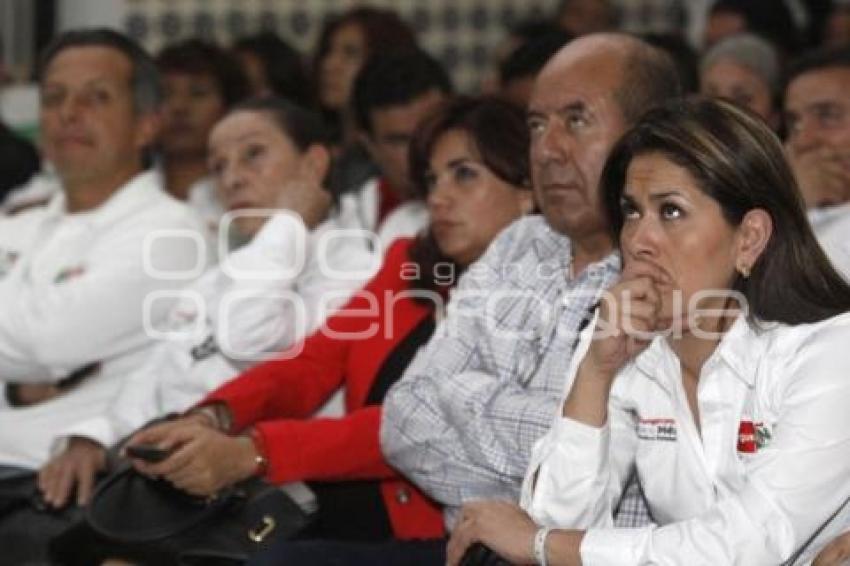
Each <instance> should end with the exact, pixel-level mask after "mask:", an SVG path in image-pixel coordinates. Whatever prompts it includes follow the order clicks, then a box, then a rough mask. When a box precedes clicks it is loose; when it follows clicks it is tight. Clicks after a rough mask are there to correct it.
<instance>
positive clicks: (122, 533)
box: [65, 467, 313, 565]
mask: <svg viewBox="0 0 850 566" xmlns="http://www.w3.org/2000/svg"><path fill="white" fill-rule="evenodd" d="M312 517H313V514H308V513H306V512H305V511H304V510H302V509H301V507H299V506H298V504H296V503H295V502H294V501H293V500H292V499H291V498H290V497H289V495H287V494H286V493H285V492H284V491H282V490H281V489H280V488H279V487H277V486H273V485H271V484H269V483H267V482H265V481H263V480H260V479H257V478H253V479H249V480H246V481H244V482H241V483H240V484H237V485H236V486H234V487H233V488H231V489H229V490H227V491H226V492H223V493H221V494H220V495H219V496H218V497H216V498H214V499H209V500H204V499H199V498H195V497H192V496H190V495H187V494H185V493H184V492H182V491H180V490H177V489H176V488H174V487H172V486H171V484H169V483H167V482H165V481H163V480H152V479H150V478H147V477H145V476H143V475H141V474H139V473H137V472H136V471H135V470H134V469H132V468H131V467H127V468H124V469H122V470H120V471H118V472H116V473H115V474H113V475H112V476H110V477H108V478H107V479H105V480H104V481H103V482H102V483H101V484H100V486H99V487H98V489H97V491H96V492H95V494H94V496H93V497H92V500H91V503H90V504H89V507H88V512H87V516H86V522H87V523H88V528H89V529H90V531H91V533H90V535H91V541H93V542H94V544H93V546H94V547H96V548H95V551H94V553H93V554H89V555H88V556H87V557H85V559H86V560H89V559H92V558H95V557H96V558H97V559H100V558H104V557H114V558H124V559H128V560H133V561H135V562H139V563H142V564H157V565H159V564H163V565H169V564H172V565H179V564H188V563H196V562H193V558H192V557H207V558H209V559H212V558H213V557H216V558H217V559H220V563H223V564H224V563H226V564H239V563H240V562H243V561H244V560H247V559H248V557H250V556H251V555H252V554H254V553H255V552H258V551H260V550H262V549H264V548H266V547H268V546H270V545H271V544H272V543H273V542H275V541H278V540H281V539H288V538H292V537H294V536H295V535H297V534H298V533H300V532H301V531H303V530H304V529H305V528H306V527H308V526H309V524H310V523H311V520H312ZM78 540H79V539H78ZM80 562H82V560H80ZM65 563H75V562H74V561H70V562H65Z"/></svg>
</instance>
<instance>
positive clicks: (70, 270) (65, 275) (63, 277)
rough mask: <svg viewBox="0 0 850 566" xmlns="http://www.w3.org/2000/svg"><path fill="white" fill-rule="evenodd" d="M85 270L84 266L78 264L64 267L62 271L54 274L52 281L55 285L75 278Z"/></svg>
mask: <svg viewBox="0 0 850 566" xmlns="http://www.w3.org/2000/svg"><path fill="white" fill-rule="evenodd" d="M85 272H86V268H85V267H84V266H82V265H78V266H75V267H66V268H65V269H63V270H62V271H60V272H59V273H57V274H56V277H54V278H53V282H54V283H56V284H57V285H58V284H60V283H65V282H66V281H70V280H71V279H76V278H77V277H79V276H81V275H82V274H83V273H85Z"/></svg>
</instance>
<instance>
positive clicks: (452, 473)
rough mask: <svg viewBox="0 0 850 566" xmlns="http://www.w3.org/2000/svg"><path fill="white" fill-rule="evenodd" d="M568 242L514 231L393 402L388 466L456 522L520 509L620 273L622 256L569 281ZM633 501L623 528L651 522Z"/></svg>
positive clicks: (492, 251) (528, 226) (481, 269)
mask: <svg viewBox="0 0 850 566" xmlns="http://www.w3.org/2000/svg"><path fill="white" fill-rule="evenodd" d="M570 257H571V251H570V241H569V239H567V238H566V237H565V236H563V235H561V234H558V233H556V232H554V231H553V230H552V229H551V228H550V227H549V226H548V225H547V224H546V222H545V220H544V219H543V218H542V217H540V216H535V217H527V218H523V219H521V220H519V221H517V222H515V223H514V224H513V225H512V226H510V227H509V228H508V229H506V230H505V231H504V232H503V233H502V234H500V235H499V237H498V238H497V239H496V240H495V241H494V242H493V244H492V245H491V246H490V248H489V249H488V251H487V252H486V253H485V255H484V256H483V257H482V258H481V259H480V260H479V261H478V262H477V263H476V264H474V265H472V266H470V268H469V270H468V271H467V273H466V274H465V275H464V276H463V278H462V279H461V281H460V284H459V285H458V288H457V289H456V290H455V292H454V293H453V294H452V297H451V301H450V303H449V309H448V314H447V316H446V318H445V320H443V321H442V322H441V323H440V325H439V326H438V328H437V330H436V331H435V334H434V337H433V338H432V339H431V340H430V341H429V342H428V344H427V345H425V346H423V347H422V348H421V349H420V350H419V353H418V354H417V355H416V357H415V358H414V360H413V362H412V363H411V364H410V366H409V367H408V369H407V371H406V372H405V374H404V376H403V377H402V379H401V380H399V381H398V382H397V383H396V384H395V385H394V386H393V388H392V389H391V390H390V391H389V393H388V394H387V397H386V399H385V400H384V408H383V417H382V423H381V446H382V449H383V451H384V454H385V455H386V457H387V458H388V460H389V462H390V463H391V464H392V465H393V466H395V467H396V468H398V469H399V470H400V471H402V472H403V473H404V474H405V475H406V476H408V477H409V478H411V479H412V480H413V481H415V482H416V483H417V484H418V485H419V486H421V487H422V488H423V489H424V490H425V491H426V492H427V493H428V494H430V495H431V496H432V497H434V498H435V499H437V500H438V501H440V502H441V503H443V504H444V505H446V506H447V520H448V522H449V524H451V523H452V522H453V521H452V518H453V515H454V512H455V511H456V509H457V507H458V506H460V505H462V504H463V502H465V501H468V500H471V499H481V498H499V499H508V500H512V501H518V500H519V490H520V485H521V483H522V479H523V476H524V474H525V469H526V466H527V465H528V462H529V459H530V455H531V449H532V446H533V445H534V442H535V441H536V440H537V439H538V438H540V437H541V436H543V435H544V434H545V433H546V432H547V431H548V429H549V427H550V425H551V423H552V420H553V418H554V417H555V415H557V412H558V409H559V408H560V406H561V399H562V395H563V388H564V383H565V379H566V375H567V370H568V366H569V362H570V358H571V357H572V354H573V351H574V349H575V346H576V342H577V338H578V332H579V330H580V329H581V328H582V327H583V324H586V323H587V320H588V319H589V318H590V317H591V316H592V309H593V308H594V306H595V304H596V303H597V301H598V299H599V296H600V294H601V293H602V291H603V290H605V289H607V288H608V287H609V286H610V285H611V284H613V283H614V282H615V281H616V280H617V278H618V276H619V273H620V258H619V256H618V255H617V254H616V253H613V254H611V255H609V256H607V257H606V258H604V259H603V260H601V261H600V262H597V263H595V264H592V265H590V266H588V267H587V269H585V270H584V271H583V272H582V273H581V274H579V275H578V276H577V277H575V278H573V279H570V278H569V272H570ZM637 503H638V504H637V505H633V504H632V502H631V501H629V502H626V501H624V502H623V504H622V505H621V513H620V515H623V514H624V513H627V515H628V517H625V516H624V517H623V519H625V521H620V523H621V524H623V525H624V526H635V525H642V524H645V523H646V522H647V514H646V509H645V506H644V505H643V504H642V502H640V501H638V502H637Z"/></svg>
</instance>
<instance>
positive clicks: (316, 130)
mask: <svg viewBox="0 0 850 566" xmlns="http://www.w3.org/2000/svg"><path fill="white" fill-rule="evenodd" d="M240 111H247V112H262V113H264V114H266V115H267V116H268V117H269V118H271V119H272V121H273V122H274V123H275V125H276V126H277V127H278V128H279V129H280V130H281V131H282V132H283V133H284V134H286V137H288V138H290V139H291V140H292V143H294V144H295V147H297V148H298V149H299V150H300V151H304V150H306V149H307V148H309V147H310V146H311V145H315V144H319V145H325V146H327V145H329V143H330V138H329V136H328V130H327V127H326V126H325V123H324V122H323V121H322V119H321V117H320V116H319V115H318V114H317V113H316V112H314V111H312V110H308V109H306V108H303V107H301V106H299V105H297V104H295V103H294V102H290V101H289V100H286V99H285V98H281V97H277V96H268V97H261V98H250V99H248V100H246V101H244V102H240V103H239V104H237V105H235V106H234V107H233V108H231V110H230V113H231V114H232V113H234V112H240Z"/></svg>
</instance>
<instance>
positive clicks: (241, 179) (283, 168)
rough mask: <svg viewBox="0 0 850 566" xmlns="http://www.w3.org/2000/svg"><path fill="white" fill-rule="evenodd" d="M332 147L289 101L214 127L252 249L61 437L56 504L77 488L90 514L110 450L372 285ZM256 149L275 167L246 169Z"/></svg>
mask: <svg viewBox="0 0 850 566" xmlns="http://www.w3.org/2000/svg"><path fill="white" fill-rule="evenodd" d="M328 143H329V141H328V139H327V135H326V132H325V128H324V127H323V126H322V123H321V119H320V118H319V117H318V116H317V115H315V114H314V113H312V112H309V111H307V110H304V109H302V108H299V107H297V106H295V105H293V104H290V103H288V102H285V101H283V100H282V99H266V100H253V101H248V102H245V103H243V104H240V105H237V106H236V107H235V108H234V109H233V110H232V111H231V112H230V113H229V114H228V115H227V116H226V117H225V118H224V119H223V120H221V121H220V122H219V123H218V124H217V125H216V126H215V127H214V129H213V130H212V133H211V136H210V144H209V145H210V149H209V153H210V165H211V170H212V178H213V180H214V181H215V183H216V185H217V188H218V193H219V195H220V196H221V200H222V202H223V203H224V204H225V206H226V208H227V209H228V211H229V213H230V214H229V215H228V216H226V217H225V219H227V218H228V217H232V218H233V222H232V225H231V227H232V229H234V230H235V231H236V232H237V233H238V234H237V237H236V238H230V239H250V242H249V243H247V244H245V245H244V246H243V247H242V248H240V249H238V250H237V251H235V252H233V253H232V254H230V255H229V256H227V257H225V258H224V261H223V262H222V265H220V266H218V267H215V268H213V269H211V270H210V271H208V272H207V273H206V274H205V275H204V276H203V277H201V279H200V280H198V281H197V282H196V283H195V284H194V285H193V286H192V287H191V288H189V290H187V292H186V293H185V298H184V299H183V300H182V301H180V302H179V303H178V305H177V306H176V307H175V308H174V310H173V311H172V313H171V316H170V317H169V321H168V324H169V329H168V332H167V334H168V336H166V339H165V340H163V341H162V342H160V343H159V344H157V346H156V349H155V350H154V352H153V354H152V355H151V356H150V357H149V359H148V360H147V363H145V364H144V365H143V366H142V367H141V368H139V369H138V370H137V371H135V372H134V373H132V374H131V375H130V376H129V377H128V378H127V379H126V380H125V382H124V383H123V384H122V388H121V391H120V392H119V394H118V395H117V397H116V398H115V400H114V401H113V403H111V405H110V406H109V408H108V410H106V411H104V412H103V413H102V414H99V415H94V416H92V418H90V419H88V420H86V421H84V422H80V423H75V424H74V425H73V426H71V427H67V428H65V429H64V430H57V431H56V433H57V435H58V436H59V437H60V438H61V439H62V440H68V438H69V437H70V440H69V441H68V443H67V448H65V449H64V450H63V451H62V452H60V453H59V454H57V455H56V456H55V457H54V458H53V459H52V460H51V461H50V463H49V464H48V465H47V466H45V467H44V468H42V470H41V473H40V477H39V486H40V488H41V489H42V491H43V492H44V495H45V500H46V501H47V503H49V504H50V505H52V506H55V507H62V506H64V505H65V504H66V503H67V502H68V500H69V497H70V496H71V493H72V492H73V491H74V489H75V488H76V502H77V504H79V505H84V504H85V503H87V501H88V499H89V496H90V494H91V489H92V486H93V484H94V476H95V474H96V473H97V472H98V471H101V470H104V469H105V468H106V466H107V461H106V449H107V448H109V447H111V446H113V445H115V444H117V443H118V442H119V441H120V440H122V439H123V438H124V437H126V436H127V435H129V434H130V433H131V432H133V431H135V430H136V429H137V428H139V427H141V426H142V425H144V424H145V423H147V422H149V421H151V420H153V419H155V418H158V417H161V416H163V415H166V414H168V413H172V412H182V411H184V410H186V409H187V408H188V407H190V406H191V405H193V404H194V403H196V402H198V401H199V400H200V399H201V398H202V397H204V396H205V395H206V394H208V393H209V392H210V391H212V390H213V389H215V388H217V387H218V386H220V385H222V384H223V383H224V382H225V381H227V380H228V379H230V378H232V377H234V376H236V375H237V374H239V373H240V371H242V370H243V369H244V368H245V367H247V366H249V365H253V364H255V363H257V362H259V361H261V360H264V359H267V358H268V357H270V356H272V355H274V354H277V353H278V352H279V351H280V350H284V349H286V348H288V347H289V346H291V345H292V344H294V343H296V342H298V341H300V339H301V338H303V337H304V336H306V335H308V334H310V333H311V332H312V331H314V330H315V329H316V328H318V327H319V326H320V325H321V324H322V323H323V322H324V319H325V317H326V316H327V315H328V314H329V310H330V308H331V307H332V306H339V305H341V304H343V303H344V302H345V301H346V300H347V298H348V296H349V294H350V293H351V292H353V291H354V290H355V289H358V288H359V287H360V286H361V284H362V283H364V282H365V281H366V279H367V278H368V277H369V276H370V275H371V274H372V271H371V265H372V264H373V263H375V261H373V259H377V258H374V256H373V254H372V253H371V252H369V250H368V248H367V242H366V240H364V239H361V238H342V237H336V236H334V235H333V232H334V231H335V230H337V229H338V228H339V227H340V224H339V221H338V219H337V218H336V217H335V216H331V217H330V218H328V214H329V212H330V210H331V197H330V194H329V193H328V192H327V191H326V190H325V189H324V187H323V186H322V181H323V179H324V178H325V177H326V174H327V171H328V166H329V162H330V149H329V146H328ZM252 149H257V150H261V151H263V152H264V153H265V154H266V155H268V156H274V158H273V159H267V160H265V161H264V162H263V163H262V164H261V165H259V166H254V165H252V164H251V162H248V161H246V160H244V159H242V158H241V157H242V155H244V154H245V152H246V151H249V150H252ZM248 208H250V209H262V210H265V211H268V214H269V215H271V216H270V217H268V219H266V217H265V216H261V217H257V216H255V215H254V213H253V210H252V211H244V209H248ZM280 209H283V210H280ZM287 212H288V213H287ZM293 213H294V214H293ZM233 215H235V216H233ZM224 226H225V227H227V220H225V225H224ZM198 298H200V299H201V301H200V302H199V300H198ZM284 353H285V354H287V355H289V354H290V352H284Z"/></svg>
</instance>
